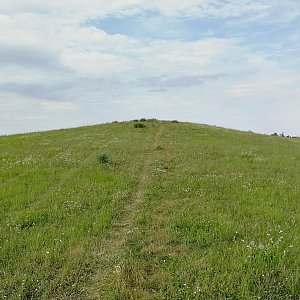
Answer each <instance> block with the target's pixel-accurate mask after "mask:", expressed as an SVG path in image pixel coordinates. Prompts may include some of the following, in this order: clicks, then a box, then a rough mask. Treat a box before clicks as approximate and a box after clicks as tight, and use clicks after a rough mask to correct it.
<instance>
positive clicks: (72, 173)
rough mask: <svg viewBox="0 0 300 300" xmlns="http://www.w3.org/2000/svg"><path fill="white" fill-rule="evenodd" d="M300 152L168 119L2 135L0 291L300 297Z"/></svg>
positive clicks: (288, 144) (19, 294)
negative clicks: (122, 233) (108, 255)
mask: <svg viewBox="0 0 300 300" xmlns="http://www.w3.org/2000/svg"><path fill="white" fill-rule="evenodd" d="M159 126H162V127H163V131H162V135H161V138H160V146H161V147H158V148H157V149H156V150H155V151H153V150H154V149H153V147H154V145H153V139H154V137H155V135H156V133H157V131H158V127H159ZM299 150H300V140H298V139H297V140H294V139H282V138H278V137H266V136H259V135H254V134H249V133H241V132H236V131H230V130H225V129H219V128H214V127H208V126H201V125H192V124H176V123H162V124H161V123H157V122H147V127H146V128H144V129H143V128H142V129H134V128H133V124H132V123H122V124H108V125H101V126H93V127H85V128H79V129H71V130H62V131H54V132H47V133H39V134H30V135H18V136H13V137H1V138H0V189H1V194H0V201H1V207H2V209H1V211H0V217H1V218H0V226H1V227H0V298H1V299H2V298H4V297H5V296H6V297H7V298H9V299H20V298H23V299H31V298H33V299H35V298H36V299H40V298H44V299H51V298H52V299H58V298H59V297H60V298H63V299H76V298H78V299H86V298H88V297H90V298H93V297H94V298H95V297H96V296H95V295H96V293H94V290H97V287H98V289H101V287H103V286H104V285H106V286H107V292H106V294H105V298H106V299H226V298H227V299H258V297H260V299H299V296H298V295H299V294H300V279H299V273H300V270H299V265H300V258H299V257H300V255H299V254H300V253H299V249H300V247H299V246H300V245H299V223H300V220H299V216H300V214H299V213H300V211H299V210H300V205H299V189H300V184H299V178H300V176H299V175H300V152H299ZM101 151H105V152H107V153H108V154H109V155H110V156H111V158H112V160H113V163H112V164H110V165H108V166H103V165H101V164H99V163H98V161H97V156H98V154H99V153H100V152H101ZM146 154H147V155H148V156H149V159H150V162H149V167H148V169H147V170H145V169H144V168H143V162H144V159H145V155H146ZM145 172H147V173H148V177H149V179H148V182H147V187H145V184H143V185H142V187H143V189H146V192H147V193H146V195H145V197H144V200H143V201H142V202H141V203H140V204H139V209H138V211H137V212H136V214H134V217H132V218H131V220H130V222H131V223H132V224H130V226H131V227H132V228H134V230H129V231H128V233H126V237H125V246H124V251H122V253H120V249H119V250H118V251H117V250H116V249H114V248H113V246H112V248H111V249H110V250H111V252H112V253H114V252H115V253H116V255H117V256H119V258H118V259H117V260H116V262H115V261H114V262H112V263H111V265H108V268H111V270H110V272H111V274H113V275H112V276H113V277H115V279H114V280H112V279H111V277H107V276H103V277H101V263H103V262H102V261H101V259H98V256H97V255H95V253H97V251H98V249H99V248H100V247H101V245H102V244H103V243H104V241H105V236H106V235H107V233H108V232H110V231H111V230H112V224H113V223H114V222H113V220H114V219H120V220H123V221H126V213H125V212H126V207H127V208H128V207H131V206H130V203H131V202H132V201H133V200H132V199H133V198H134V195H135V194H136V193H138V191H137V189H139V186H140V185H139V182H140V181H141V179H140V178H141V176H144V175H145V174H144V173H145ZM122 212H123V214H122ZM114 230H116V229H114ZM117 238H119V237H118V236H117ZM112 245H113V244H112ZM104 269H105V272H107V271H108V270H107V268H104ZM99 270H100V271H99ZM95 274H97V275H95ZM91 276H94V277H95V276H97V280H94V279H93V280H92V279H91ZM101 278H103V280H102V281H105V282H101ZM106 280H107V282H106ZM88 282H90V284H93V285H95V286H94V288H93V289H92V290H93V292H92V293H91V292H90V294H89V295H88V294H86V290H88V291H90V289H86V288H85V287H86V286H88Z"/></svg>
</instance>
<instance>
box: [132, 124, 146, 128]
mask: <svg viewBox="0 0 300 300" xmlns="http://www.w3.org/2000/svg"><path fill="white" fill-rule="evenodd" d="M145 127H146V125H145V124H142V123H136V124H134V128H145Z"/></svg>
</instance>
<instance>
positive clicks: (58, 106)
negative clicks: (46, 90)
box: [41, 101, 80, 112]
mask: <svg viewBox="0 0 300 300" xmlns="http://www.w3.org/2000/svg"><path fill="white" fill-rule="evenodd" d="M41 105H42V107H43V108H44V109H46V110H51V111H57V112H61V111H74V110H79V109H80V107H79V105H78V104H76V103H73V102H54V101H43V102H42V103H41Z"/></svg>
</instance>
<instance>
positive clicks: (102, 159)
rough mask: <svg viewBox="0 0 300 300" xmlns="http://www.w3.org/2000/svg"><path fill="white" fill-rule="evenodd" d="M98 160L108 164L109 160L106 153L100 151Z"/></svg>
mask: <svg viewBox="0 0 300 300" xmlns="http://www.w3.org/2000/svg"><path fill="white" fill-rule="evenodd" d="M98 161H99V163H100V164H102V165H107V164H109V163H110V162H111V160H110V158H109V156H108V155H107V154H106V153H101V154H100V155H99V156H98Z"/></svg>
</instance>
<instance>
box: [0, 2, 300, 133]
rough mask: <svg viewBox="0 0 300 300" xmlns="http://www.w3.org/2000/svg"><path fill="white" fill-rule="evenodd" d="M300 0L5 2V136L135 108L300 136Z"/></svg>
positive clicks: (116, 116) (1, 49)
mask: <svg viewBox="0 0 300 300" xmlns="http://www.w3.org/2000/svg"><path fill="white" fill-rule="evenodd" d="M299 116H300V2H299V0H284V1H282V0H185V1H173V0H151V1H150V0H109V1H108V0H43V1H41V0H26V1H24V0H13V1H12V0H1V1H0V135H6V134H14V133H22V132H31V131H40V130H48V129H58V128H68V127H76V126H82V125H89V124H98V123H105V122H110V121H114V120H118V121H122V120H130V119H135V118H141V117H146V118H157V119H169V120H173V119H177V120H180V121H189V122H196V123H202V124H210V125H217V126H223V127H227V128H234V129H240V130H252V131H254V132H259V133H273V132H278V133H281V132H285V133H286V134H291V135H298V136H300V117H299Z"/></svg>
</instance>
